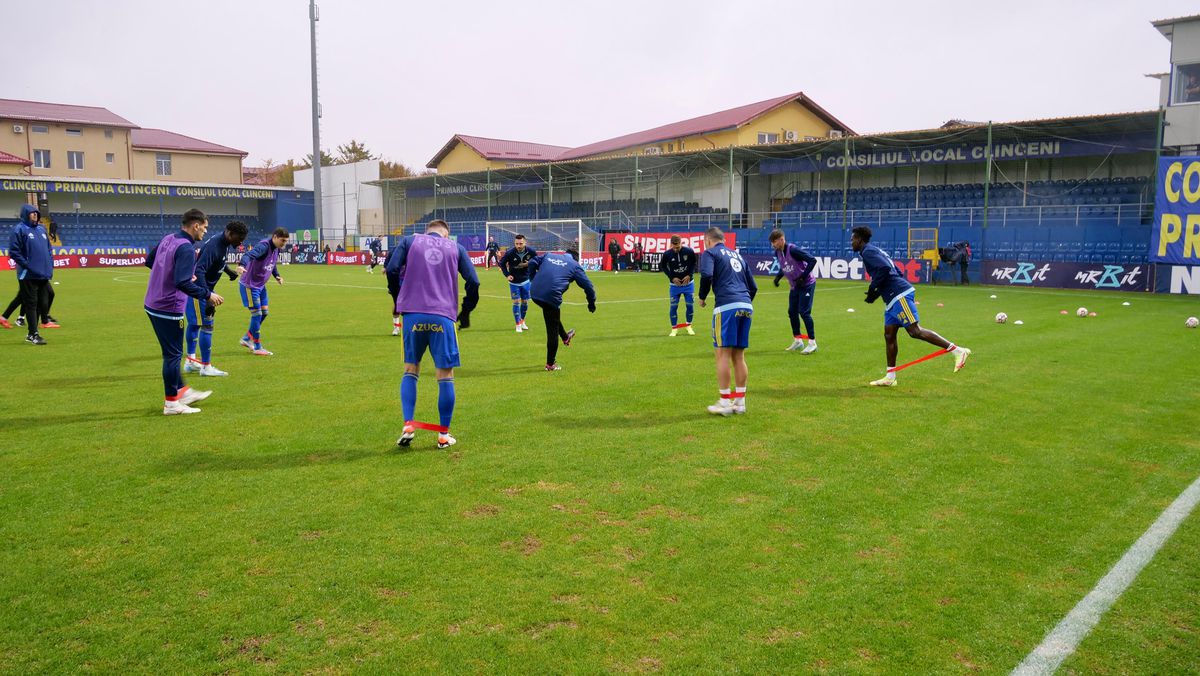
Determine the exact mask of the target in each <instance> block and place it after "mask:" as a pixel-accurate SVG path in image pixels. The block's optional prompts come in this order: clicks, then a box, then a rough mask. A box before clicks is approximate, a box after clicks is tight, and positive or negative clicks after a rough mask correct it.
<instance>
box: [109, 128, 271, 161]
mask: <svg viewBox="0 0 1200 676" xmlns="http://www.w3.org/2000/svg"><path fill="white" fill-rule="evenodd" d="M130 138H131V140H132V142H133V147H134V148H147V149H151V150H181V151H186V152H190V153H207V154H209V155H240V156H242V157H245V156H246V155H248V154H249V153H247V152H246V151H245V150H238V149H237V148H230V147H227V146H222V145H217V144H216V143H209V142H208V141H201V140H200V139H198V138H192V137H191V136H184V135H183V134H176V133H175V132H173V131H167V130H165V129H134V130H133V131H132V132H131V133H130Z"/></svg>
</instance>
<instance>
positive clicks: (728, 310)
mask: <svg viewBox="0 0 1200 676" xmlns="http://www.w3.org/2000/svg"><path fill="white" fill-rule="evenodd" d="M704 242H705V245H706V246H705V251H704V253H702V254H700V307H704V301H705V299H706V298H707V297H708V292H709V291H710V290H712V291H713V293H714V294H715V296H716V298H715V300H714V301H713V303H714V305H715V306H716V307H714V308H713V324H712V336H713V347H714V348H716V360H717V389H718V391H719V392H720V394H721V398H720V399H718V400H717V403H715V404H713V405H712V406H709V407H708V412H709V413H712V414H714V415H724V416H728V415H732V414H734V413H738V414H741V413H745V412H746V379H747V377H748V376H749V371H748V369H747V368H746V348H748V347H750V321H751V319H752V318H753V317H754V306H753V305H751V303H752V302H753V301H754V295H755V294H756V293H758V285H757V284H755V283H754V275H753V274H751V272H750V266H749V265H747V264H746V261H745V260H743V259H742V256H741V254H739V253H738V252H736V251H734V250H732V249H730V248H729V247H727V246H725V233H723V232H721V229H720V228H715V227H714V228H709V229H708V230H707V231H705V233H704ZM730 371H732V376H733V381H734V383H733V385H734V388H733V389H730V387H729V384H730V382H729V381H730Z"/></svg>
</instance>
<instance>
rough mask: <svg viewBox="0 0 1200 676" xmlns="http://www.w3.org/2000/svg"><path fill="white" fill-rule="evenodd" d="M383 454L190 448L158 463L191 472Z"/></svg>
mask: <svg viewBox="0 0 1200 676" xmlns="http://www.w3.org/2000/svg"><path fill="white" fill-rule="evenodd" d="M382 455H383V453H381V452H380V451H379V450H377V449H371V448H359V449H336V450H335V449H325V450H318V451H314V450H310V451H303V452H297V453H271V454H259V453H254V452H252V451H251V452H239V453H237V454H234V453H229V454H225V453H214V452H212V451H192V452H190V453H181V454H178V455H175V456H173V457H171V458H170V459H169V460H167V461H166V462H164V463H163V464H162V465H161V469H162V470H163V471H166V472H170V473H173V474H186V473H191V472H253V471H261V470H273V469H293V468H296V467H313V466H316V465H333V464H341V463H347V462H358V461H360V460H365V459H367V458H371V457H380V456H382Z"/></svg>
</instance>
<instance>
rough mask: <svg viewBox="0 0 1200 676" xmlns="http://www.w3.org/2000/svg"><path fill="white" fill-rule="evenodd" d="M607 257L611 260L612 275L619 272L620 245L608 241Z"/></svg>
mask: <svg viewBox="0 0 1200 676" xmlns="http://www.w3.org/2000/svg"><path fill="white" fill-rule="evenodd" d="M608 257H609V258H610V259H612V261H611V263H612V271H613V272H614V273H616V272H620V271H621V245H620V244H617V240H616V238H615V237H614V238H613V239H610V240H608Z"/></svg>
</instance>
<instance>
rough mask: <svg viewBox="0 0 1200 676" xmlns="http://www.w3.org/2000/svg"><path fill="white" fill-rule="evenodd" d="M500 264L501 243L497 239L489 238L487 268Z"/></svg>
mask: <svg viewBox="0 0 1200 676" xmlns="http://www.w3.org/2000/svg"><path fill="white" fill-rule="evenodd" d="M499 264H500V243H499V242H497V241H496V238H495V237H489V238H488V244H487V266H488V267H489V268H490V267H492V266H493V265H499Z"/></svg>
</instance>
